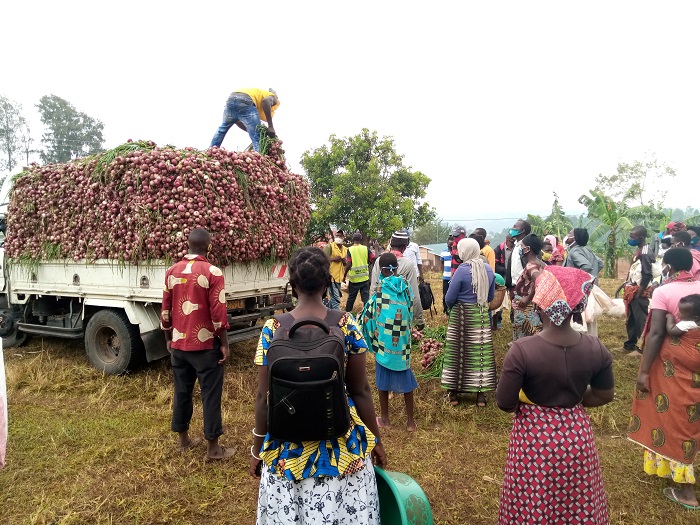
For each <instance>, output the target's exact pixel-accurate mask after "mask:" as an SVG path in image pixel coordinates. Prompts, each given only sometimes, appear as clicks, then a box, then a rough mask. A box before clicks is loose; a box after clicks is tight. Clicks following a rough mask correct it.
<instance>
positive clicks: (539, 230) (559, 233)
mask: <svg viewBox="0 0 700 525" xmlns="http://www.w3.org/2000/svg"><path fill="white" fill-rule="evenodd" d="M527 222H529V223H530V226H532V233H535V234H537V235H538V236H540V237H544V236H545V235H550V234H551V235H555V236H556V237H557V238H558V239H559V240H560V241H561V240H563V239H564V238H565V237H566V234H567V233H569V232H570V231H571V230H572V229H573V227H574V226H573V223H572V222H571V219H570V218H569V217H568V216H567V215H566V213H564V210H563V209H562V207H561V204H559V195H557V194H556V192H555V193H554V202H553V203H552V212H551V213H550V214H549V216H548V217H547V218H545V219H542V218H541V217H539V216H537V215H530V214H528V216H527Z"/></svg>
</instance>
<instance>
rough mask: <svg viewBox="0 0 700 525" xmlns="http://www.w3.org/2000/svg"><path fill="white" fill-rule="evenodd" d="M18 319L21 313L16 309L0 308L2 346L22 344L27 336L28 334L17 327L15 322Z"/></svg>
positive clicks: (8, 346) (9, 346)
mask: <svg viewBox="0 0 700 525" xmlns="http://www.w3.org/2000/svg"><path fill="white" fill-rule="evenodd" d="M20 320H21V313H20V312H19V311H18V310H8V309H3V310H0V336H2V347H3V348H13V347H15V346H22V345H23V344H24V343H25V342H26V341H27V339H28V338H29V335H28V334H25V333H24V332H20V331H19V330H18V329H17V323H18V322H19V321H20Z"/></svg>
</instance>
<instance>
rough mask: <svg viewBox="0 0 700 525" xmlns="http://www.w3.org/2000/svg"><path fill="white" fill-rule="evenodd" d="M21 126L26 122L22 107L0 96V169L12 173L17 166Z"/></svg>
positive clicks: (20, 144) (20, 142) (20, 146)
mask: <svg viewBox="0 0 700 525" xmlns="http://www.w3.org/2000/svg"><path fill="white" fill-rule="evenodd" d="M23 126H26V120H25V118H24V117H23V116H22V106H21V105H20V104H18V103H17V102H13V101H11V100H9V99H8V98H7V97H5V96H3V95H0V150H1V152H2V155H1V156H0V168H2V169H6V170H7V171H12V170H13V169H14V167H15V166H16V165H17V162H18V160H19V157H20V154H21V148H22V135H21V133H22V127H23Z"/></svg>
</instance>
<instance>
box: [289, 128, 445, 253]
mask: <svg viewBox="0 0 700 525" xmlns="http://www.w3.org/2000/svg"><path fill="white" fill-rule="evenodd" d="M328 140H329V143H330V144H329V145H324V146H322V147H320V148H316V149H314V150H310V151H306V152H304V154H303V155H302V157H301V165H302V167H303V168H304V170H305V172H306V176H307V177H308V179H309V183H310V190H311V191H310V193H311V209H312V212H311V222H310V224H309V228H308V229H307V239H306V240H307V242H309V243H311V242H315V241H317V240H320V239H323V238H325V237H326V233H327V232H328V229H329V224H336V225H337V226H338V227H339V228H340V229H343V230H345V231H349V232H352V231H360V232H362V233H363V234H364V235H365V237H366V238H367V237H371V238H379V239H382V240H385V239H388V238H389V236H390V235H391V233H392V232H394V231H396V230H398V229H400V228H417V227H420V226H422V225H424V224H426V223H428V222H430V221H431V220H433V219H434V218H435V211H434V210H433V209H432V208H431V207H430V205H429V204H428V203H426V202H424V201H423V199H424V198H425V192H426V189H427V188H428V184H430V178H429V177H427V176H426V175H424V174H423V173H421V172H420V171H413V170H412V169H411V167H410V166H404V164H403V155H399V154H398V153H397V152H396V149H395V145H394V139H393V138H391V137H383V138H381V139H380V138H379V137H378V136H377V133H376V131H375V132H370V131H369V130H368V129H366V128H365V129H363V130H362V131H361V132H360V133H359V134H357V135H355V136H352V137H346V138H339V137H337V136H335V135H331V136H330V138H329V139H328Z"/></svg>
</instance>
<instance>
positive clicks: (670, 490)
mask: <svg viewBox="0 0 700 525" xmlns="http://www.w3.org/2000/svg"><path fill="white" fill-rule="evenodd" d="M676 490H677V489H676V488H675V487H666V488H665V489H664V496H666V497H667V498H668V499H670V500H671V501H673V502H674V503H678V504H679V505H681V506H682V507H685V508H686V509H690V510H700V505H688V504H687V503H683V502H682V501H681V500H679V499H678V496H677V495H676Z"/></svg>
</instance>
